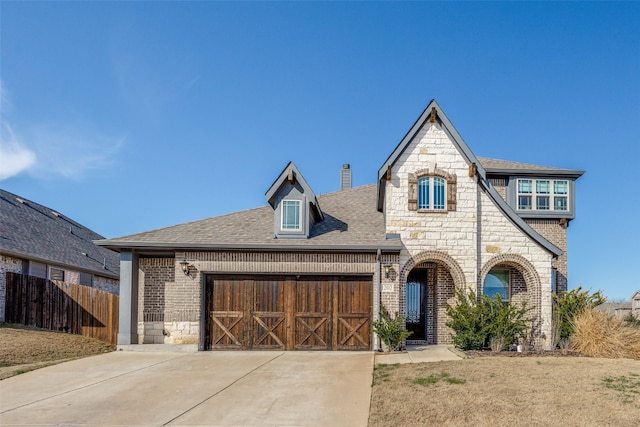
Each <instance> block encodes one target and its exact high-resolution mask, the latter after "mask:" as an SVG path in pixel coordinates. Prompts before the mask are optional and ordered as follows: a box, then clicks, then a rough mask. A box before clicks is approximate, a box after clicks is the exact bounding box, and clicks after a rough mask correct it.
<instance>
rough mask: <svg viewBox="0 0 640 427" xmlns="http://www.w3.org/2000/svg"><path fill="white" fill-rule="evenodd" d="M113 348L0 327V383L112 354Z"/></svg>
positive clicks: (67, 336) (21, 328) (65, 336)
mask: <svg viewBox="0 0 640 427" xmlns="http://www.w3.org/2000/svg"><path fill="white" fill-rule="evenodd" d="M115 349H116V348H115V346H114V345H111V344H108V343H104V342H102V341H98V340H95V339H92V338H87V337H83V336H80V335H71V334H66V333H62V332H52V331H44V330H40V329H34V328H30V327H26V326H21V325H10V324H6V323H1V324H0V380H1V379H5V378H8V377H11V376H13V375H17V374H21V373H23V372H27V371H31V370H33V369H37V368H41V367H43V366H49V365H53V364H56V363H60V362H64V361H66V360H71V359H79V358H81V357H86V356H92V355H95V354H101V353H108V352H110V351H114V350H115Z"/></svg>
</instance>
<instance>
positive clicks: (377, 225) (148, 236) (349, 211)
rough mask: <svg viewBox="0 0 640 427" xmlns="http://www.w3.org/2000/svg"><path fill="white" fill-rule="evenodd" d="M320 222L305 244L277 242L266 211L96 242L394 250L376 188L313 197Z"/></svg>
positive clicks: (118, 246)
mask: <svg viewBox="0 0 640 427" xmlns="http://www.w3.org/2000/svg"><path fill="white" fill-rule="evenodd" d="M318 202H319V203H320V204H321V206H322V207H323V209H322V211H323V213H324V216H325V218H324V220H323V221H321V222H319V223H317V224H315V225H314V226H313V227H312V229H311V232H310V235H309V238H308V239H276V238H275V237H274V218H273V215H274V211H273V208H271V207H270V206H265V207H261V208H256V209H250V210H246V211H241V212H236V213H232V214H228V215H221V216H217V217H212V218H207V219H203V220H199V221H194V222H188V223H184V224H179V225H174V226H171V227H166V228H161V229H157V230H152V231H147V232H143V233H138V234H133V235H129V236H123V237H118V238H114V239H108V240H103V241H99V242H96V243H97V244H98V245H101V246H107V247H111V248H114V249H121V248H127V247H145V246H147V247H165V248H170V247H171V248H175V249H180V248H189V247H197V248H206V247H210V248H223V247H229V248H234V247H236V248H237V247H242V248H246V249H250V248H256V249H260V248H269V249H273V250H277V249H278V247H282V248H286V247H291V246H294V247H299V248H300V250H305V249H308V250H310V249H313V248H319V247H326V246H330V247H331V248H332V249H336V250H339V248H340V247H344V248H347V247H348V248H352V249H353V248H357V247H367V248H372V247H375V246H385V247H387V248H389V247H395V246H397V248H398V249H399V248H400V246H399V242H393V241H390V240H386V239H385V230H384V219H383V215H382V213H380V212H378V211H377V210H376V186H375V185H365V186H362V187H357V188H352V189H349V190H344V191H339V192H335V193H330V194H325V195H321V196H319V197H318Z"/></svg>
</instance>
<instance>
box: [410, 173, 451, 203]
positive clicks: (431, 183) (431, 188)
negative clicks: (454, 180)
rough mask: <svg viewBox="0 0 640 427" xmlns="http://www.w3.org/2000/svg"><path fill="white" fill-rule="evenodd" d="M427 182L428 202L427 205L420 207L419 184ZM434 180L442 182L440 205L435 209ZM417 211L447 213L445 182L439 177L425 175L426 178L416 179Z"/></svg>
mask: <svg viewBox="0 0 640 427" xmlns="http://www.w3.org/2000/svg"><path fill="white" fill-rule="evenodd" d="M425 179H427V180H429V187H428V191H429V200H428V201H427V204H426V205H424V204H422V205H421V203H420V202H421V201H422V198H421V197H420V196H421V191H420V187H421V186H420V182H422V181H423V180H425ZM436 179H437V180H439V181H441V182H442V199H443V200H442V205H441V206H438V207H435V200H434V199H435V194H436V192H435V188H436V184H435V182H436ZM417 202H418V211H437V212H446V211H447V180H446V179H444V178H442V177H440V176H433V175H426V176H421V177H419V178H418V200H417Z"/></svg>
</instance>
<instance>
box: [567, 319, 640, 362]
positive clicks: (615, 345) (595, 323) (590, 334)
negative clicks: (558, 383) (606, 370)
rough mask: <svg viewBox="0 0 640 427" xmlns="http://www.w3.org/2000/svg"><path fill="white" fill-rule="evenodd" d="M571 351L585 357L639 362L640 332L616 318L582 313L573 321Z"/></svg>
mask: <svg viewBox="0 0 640 427" xmlns="http://www.w3.org/2000/svg"><path fill="white" fill-rule="evenodd" d="M573 327H574V334H573V335H572V336H571V341H572V343H573V349H574V350H575V351H577V352H578V353H580V354H582V355H584V356H590V357H610V358H620V357H626V358H629V359H640V329H637V328H632V327H628V326H625V324H624V322H623V321H622V320H621V319H619V318H617V317H610V316H607V315H606V314H605V313H602V312H599V311H591V310H590V311H585V312H583V313H581V314H579V315H578V316H577V317H576V318H575V319H574V321H573Z"/></svg>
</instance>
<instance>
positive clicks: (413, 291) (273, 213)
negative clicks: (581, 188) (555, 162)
mask: <svg viewBox="0 0 640 427" xmlns="http://www.w3.org/2000/svg"><path fill="white" fill-rule="evenodd" d="M350 173H351V171H350V169H349V167H348V165H345V167H344V168H343V170H342V178H343V179H342V180H341V182H342V187H343V189H342V190H341V191H338V192H336V193H331V194H327V195H323V196H320V197H316V196H315V194H314V193H313V191H312V189H311V186H310V185H309V184H308V183H307V182H306V180H305V179H304V177H303V176H302V174H301V173H300V171H299V170H298V169H297V168H296V167H295V165H294V164H293V163H290V164H289V165H287V167H286V168H285V169H284V170H283V171H282V173H281V174H280V175H279V177H278V178H277V179H276V181H275V182H274V183H273V184H272V186H271V187H270V188H269V189H268V191H267V194H266V199H267V203H268V206H266V207H263V208H258V209H254V210H250V211H244V212H238V213H236V214H231V215H225V216H221V217H215V218H209V219H205V220H201V221H196V222H193V223H188V224H181V225H177V226H174V227H169V228H166V229H161V230H155V231H151V232H146V233H140V234H136V235H132V236H125V237H122V238H118V239H110V240H103V241H99V242H97V243H98V244H99V245H102V246H106V247H109V248H112V249H115V250H118V251H120V252H121V284H122V290H121V308H120V313H121V319H120V325H121V328H120V334H119V342H120V343H121V344H129V343H136V342H140V343H194V344H196V343H197V344H198V345H199V348H200V349H203V350H205V349H217V348H221V349H222V348H237V349H285V350H296V349H315V350H324V349H326V350H367V349H375V348H378V343H377V342H376V339H375V336H374V335H373V332H372V322H373V321H374V320H375V319H376V318H377V313H379V310H380V306H381V305H384V306H385V307H386V308H387V309H388V311H389V312H391V313H399V314H400V315H403V316H405V318H406V324H407V328H408V329H409V330H411V331H413V334H412V336H411V337H410V340H411V341H414V342H419V343H427V344H444V343H451V341H452V337H451V331H450V330H449V329H448V328H447V326H446V321H447V318H446V314H445V304H447V303H453V301H454V299H453V297H454V292H455V289H456V288H458V289H464V290H473V291H475V292H476V293H477V294H481V293H488V294H491V295H493V294H495V293H500V294H502V296H503V299H507V300H511V301H515V302H519V301H527V303H528V304H529V305H530V306H532V307H534V311H533V313H535V317H536V321H535V323H534V325H533V334H532V336H533V337H534V339H535V340H536V341H537V342H538V343H540V344H542V345H547V346H548V345H550V344H549V342H550V341H549V338H550V336H551V318H552V316H551V299H552V292H553V291H563V290H566V288H567V254H566V228H567V226H568V224H569V222H570V221H571V220H572V219H573V218H574V217H575V180H576V179H577V178H578V177H580V176H581V175H582V172H580V171H571V170H565V169H557V168H549V167H541V166H535V165H528V164H523V163H514V162H507V161H502V160H493V159H484V158H478V157H476V156H475V155H474V154H473V152H472V151H471V150H470V148H469V147H468V146H467V144H466V143H465V142H464V140H463V139H462V137H461V136H460V135H459V134H458V133H457V131H456V130H455V128H454V127H453V125H452V124H451V122H450V121H449V119H448V118H447V116H446V115H445V114H444V112H443V111H442V110H441V108H440V107H439V105H438V104H437V103H436V102H435V101H432V102H431V103H430V104H429V105H428V107H427V109H425V111H424V112H423V113H422V115H421V116H420V117H419V118H418V120H417V121H416V123H415V124H414V125H413V127H412V128H411V129H410V130H409V132H408V133H407V134H406V136H405V137H404V138H403V139H402V140H401V141H400V143H399V144H398V145H397V147H396V148H395V149H394V150H393V152H392V153H391V154H390V156H389V157H388V158H387V160H386V161H385V162H384V163H383V165H382V167H381V168H380V170H379V171H378V179H377V183H376V185H368V186H363V187H359V188H350V184H349V183H347V184H346V185H345V182H349V181H350V180H349V178H350ZM123 294H124V295H123Z"/></svg>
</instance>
